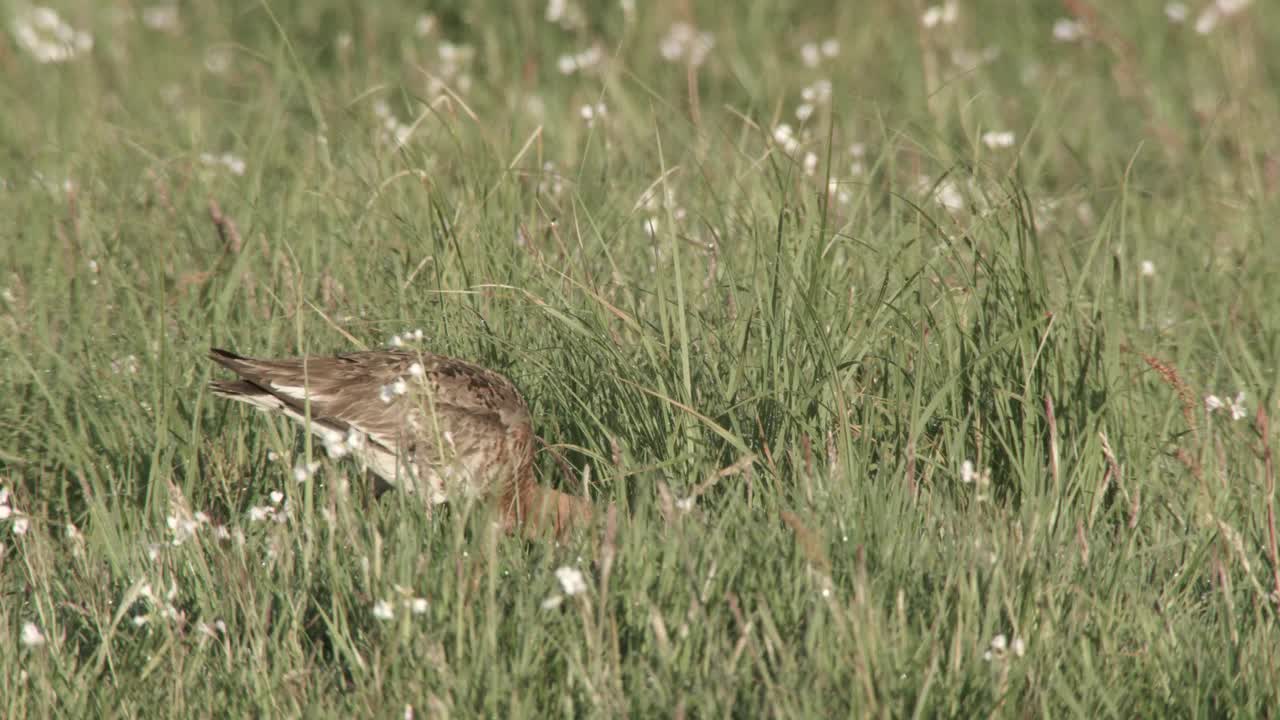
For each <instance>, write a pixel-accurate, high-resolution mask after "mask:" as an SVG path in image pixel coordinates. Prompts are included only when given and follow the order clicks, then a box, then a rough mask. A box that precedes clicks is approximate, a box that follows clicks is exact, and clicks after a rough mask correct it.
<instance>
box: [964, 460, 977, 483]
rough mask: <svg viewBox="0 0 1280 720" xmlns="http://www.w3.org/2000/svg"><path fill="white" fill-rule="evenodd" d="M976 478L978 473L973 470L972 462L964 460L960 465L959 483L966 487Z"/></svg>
mask: <svg viewBox="0 0 1280 720" xmlns="http://www.w3.org/2000/svg"><path fill="white" fill-rule="evenodd" d="M977 476H978V472H977V471H976V470H974V468H973V461H972V460H965V461H964V462H963V463H961V464H960V482H962V483H965V484H966V485H967V484H969V483H971V482H973V481H974V479H975V478H976V477H977Z"/></svg>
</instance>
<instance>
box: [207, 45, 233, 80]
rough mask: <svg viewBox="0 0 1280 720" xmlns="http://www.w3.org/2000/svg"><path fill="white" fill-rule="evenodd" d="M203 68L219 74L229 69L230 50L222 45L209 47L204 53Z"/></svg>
mask: <svg viewBox="0 0 1280 720" xmlns="http://www.w3.org/2000/svg"><path fill="white" fill-rule="evenodd" d="M204 69H205V70H208V71H209V72H211V73H213V74H214V75H221V74H222V73H224V72H226V71H227V70H230V69H231V51H230V50H228V49H227V48H224V47H215V48H209V50H207V51H206V52H205V54H204Z"/></svg>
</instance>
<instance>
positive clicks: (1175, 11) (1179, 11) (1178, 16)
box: [1164, 2, 1190, 24]
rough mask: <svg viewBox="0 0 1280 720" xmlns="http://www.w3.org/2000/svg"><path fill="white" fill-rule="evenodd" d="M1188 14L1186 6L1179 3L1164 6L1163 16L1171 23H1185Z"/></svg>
mask: <svg viewBox="0 0 1280 720" xmlns="http://www.w3.org/2000/svg"><path fill="white" fill-rule="evenodd" d="M1189 14H1190V11H1189V10H1187V6H1186V5H1184V4H1182V3H1180V2H1171V3H1169V4H1168V5H1165V6H1164V16H1165V17H1167V18H1169V22H1171V23H1178V24H1181V23H1184V22H1186V21H1187V16H1188V15H1189Z"/></svg>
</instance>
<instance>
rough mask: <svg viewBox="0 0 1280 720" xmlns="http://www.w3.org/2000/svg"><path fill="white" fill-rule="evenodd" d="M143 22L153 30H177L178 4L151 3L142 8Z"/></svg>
mask: <svg viewBox="0 0 1280 720" xmlns="http://www.w3.org/2000/svg"><path fill="white" fill-rule="evenodd" d="M142 24H143V25H146V26H147V27H149V28H151V29H152V30H161V31H164V32H176V31H177V29H178V6H177V5H151V6H148V7H145V8H143V9H142Z"/></svg>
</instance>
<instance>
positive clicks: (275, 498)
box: [270, 490, 284, 505]
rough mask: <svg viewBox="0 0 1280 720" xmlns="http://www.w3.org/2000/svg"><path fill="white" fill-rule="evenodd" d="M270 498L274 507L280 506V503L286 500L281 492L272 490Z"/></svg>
mask: <svg viewBox="0 0 1280 720" xmlns="http://www.w3.org/2000/svg"><path fill="white" fill-rule="evenodd" d="M270 498H271V504H272V505H279V504H280V501H282V500H284V493H282V492H280V491H279V490H272V491H271V495H270Z"/></svg>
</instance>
